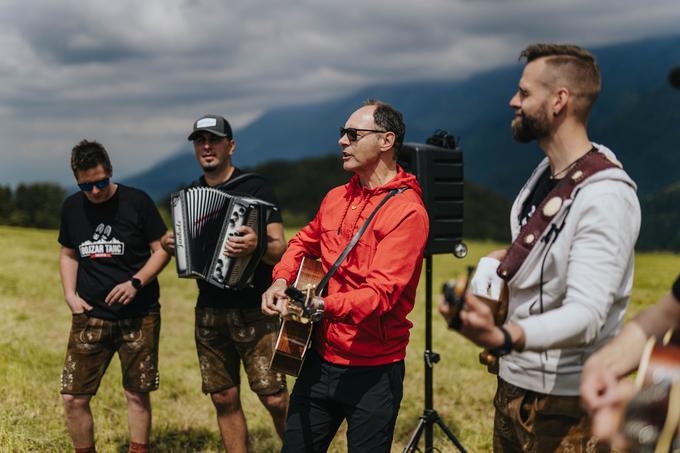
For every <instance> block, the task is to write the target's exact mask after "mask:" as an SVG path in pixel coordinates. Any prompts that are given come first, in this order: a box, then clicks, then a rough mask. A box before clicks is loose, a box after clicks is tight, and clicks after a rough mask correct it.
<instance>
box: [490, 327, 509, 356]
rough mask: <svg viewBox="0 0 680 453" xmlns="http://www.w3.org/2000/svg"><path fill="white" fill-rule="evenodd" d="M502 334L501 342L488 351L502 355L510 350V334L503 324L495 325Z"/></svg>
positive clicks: (495, 354)
mask: <svg viewBox="0 0 680 453" xmlns="http://www.w3.org/2000/svg"><path fill="white" fill-rule="evenodd" d="M497 327H498V328H499V329H500V330H501V333H502V334H503V344H502V345H501V346H499V347H497V348H494V349H490V350H489V353H491V354H492V355H494V356H496V357H502V356H504V355H507V354H510V353H511V352H512V336H511V335H510V332H508V329H506V328H505V326H497Z"/></svg>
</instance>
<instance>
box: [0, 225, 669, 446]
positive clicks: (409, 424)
mask: <svg viewBox="0 0 680 453" xmlns="http://www.w3.org/2000/svg"><path fill="white" fill-rule="evenodd" d="M290 234H291V232H288V237H290ZM56 236H57V234H56V232H55V231H37V230H29V229H17V228H7V227H0V250H2V260H1V262H0V297H1V300H2V303H1V304H0V329H1V331H2V332H3V333H4V334H3V335H2V336H0V396H1V400H0V451H2V452H45V451H50V452H52V451H54V452H65V451H69V450H70V449H71V443H70V440H69V437H68V434H67V432H66V429H65V427H64V422H63V411H62V407H61V399H60V396H59V394H58V391H59V376H60V373H61V367H62V363H63V358H64V353H65V348H66V341H67V335H68V329H69V322H70V315H69V312H68V310H67V308H66V306H65V303H64V302H63V299H62V294H61V286H60V282H59V271H58V266H57V256H58V249H59V246H58V244H57V242H56ZM468 245H469V246H470V255H469V256H468V258H466V259H465V260H457V259H455V258H453V257H452V256H450V255H449V256H444V255H440V256H436V257H435V260H434V272H433V280H434V282H433V284H434V289H435V293H436V292H437V290H438V288H439V287H440V285H441V283H442V282H443V281H444V280H445V279H447V278H449V277H451V276H453V275H455V274H457V273H459V272H463V271H464V269H465V266H466V265H468V264H472V263H475V262H476V261H477V259H478V258H479V257H480V256H482V255H484V254H485V253H486V252H487V251H489V250H491V249H493V248H495V247H496V246H497V245H496V244H493V243H484V242H475V243H470V244H468ZM679 268H680V256H678V255H671V254H644V255H639V256H638V258H637V269H636V279H635V294H634V295H635V297H634V299H635V303H634V306H633V311H636V310H638V309H639V308H640V307H641V306H644V305H647V304H650V303H653V302H654V301H656V300H657V299H658V298H659V297H660V296H661V295H662V294H663V293H665V292H666V291H667V290H668V287H669V284H670V283H671V281H672V279H673V278H674V277H675V275H676V272H677V269H679ZM160 280H161V293H162V300H161V303H162V305H163V309H162V316H163V321H162V325H163V327H162V329H161V352H160V371H161V387H160V389H159V390H158V391H157V392H155V393H154V394H153V396H152V400H153V407H154V427H153V439H152V442H153V444H154V447H155V450H156V451H159V452H218V451H222V450H221V442H220V439H219V434H218V432H217V426H216V423H215V420H214V415H213V409H212V405H211V403H210V401H209V399H208V398H207V397H205V396H203V395H202V394H201V392H200V378H199V371H198V366H197V363H196V362H197V360H196V353H195V349H194V340H193V306H194V299H195V294H196V289H195V285H194V283H193V282H191V281H187V280H179V279H177V278H176V277H175V274H174V267H173V266H172V265H171V266H169V267H168V269H166V271H164V272H163V274H162V275H161V277H160ZM418 297H419V299H418V303H417V305H416V309H415V311H414V312H413V313H412V314H411V315H410V319H411V320H412V321H413V322H414V324H415V326H414V328H413V330H412V337H411V343H410V346H409V349H408V355H407V362H406V363H407V373H406V382H405V396H404V401H403V404H402V407H401V412H400V415H399V419H398V421H397V428H396V434H395V445H394V448H393V451H401V450H402V449H403V447H404V444H405V443H406V442H407V441H408V439H409V437H410V434H411V432H412V430H413V428H414V427H415V426H416V424H417V422H418V417H419V416H420V415H421V413H422V410H423V379H424V377H423V375H424V373H423V350H424V330H425V327H424V324H425V323H424V318H425V316H424V311H425V308H424V286H422V285H421V291H420V292H419V296H418ZM433 324H434V333H433V346H434V350H435V351H436V352H439V353H440V354H441V356H442V361H441V362H440V363H439V364H438V365H436V366H435V372H434V395H435V400H434V401H435V404H434V405H435V409H436V410H437V411H438V412H439V414H440V415H441V416H442V418H443V420H444V421H445V422H446V424H447V425H448V426H449V427H450V428H451V429H452V430H453V431H454V432H455V434H456V436H457V437H458V438H459V439H460V440H461V442H462V443H463V445H464V446H465V447H466V448H467V449H468V451H470V452H479V451H489V450H490V445H491V428H492V406H491V397H492V394H493V391H494V387H495V379H494V377H493V376H491V375H489V374H488V373H486V371H484V370H483V369H482V368H481V367H480V366H479V365H477V353H478V350H477V348H476V347H474V346H472V345H470V344H468V343H467V342H465V341H463V340H462V339H461V337H459V336H458V335H456V334H454V333H452V332H449V331H447V330H446V329H445V327H444V325H443V322H442V321H441V319H440V318H439V316H438V315H435V316H434V320H433ZM290 384H291V385H292V381H291V382H290ZM242 398H243V402H244V407H245V411H246V416H247V419H248V424H249V430H250V443H251V450H252V451H253V452H257V453H259V452H274V451H277V450H278V448H279V447H280V445H279V441H278V439H277V438H276V435H275V433H274V429H273V426H272V423H271V420H270V418H269V416H268V414H267V413H266V411H265V410H264V409H263V407H262V406H261V404H260V403H259V401H258V399H257V398H256V397H255V396H254V395H253V394H252V393H251V392H250V390H248V389H247V388H245V389H244V390H243V396H242ZM92 406H93V411H94V416H95V429H96V437H97V446H98V448H99V451H101V452H124V451H127V450H126V445H127V422H126V410H125V402H124V397H123V394H122V389H121V385H120V369H119V366H118V362H117V360H116V359H114V361H113V362H112V364H111V366H110V368H109V370H108V372H107V374H106V376H105V378H104V382H103V383H102V386H101V388H100V391H99V393H98V394H97V396H96V397H95V398H94V399H93V405H92ZM422 445H423V441H422V440H421V447H422ZM435 446H436V447H437V448H438V449H439V451H444V452H446V451H455V450H454V449H453V447H452V446H451V444H450V443H449V442H448V441H447V440H446V439H445V438H444V437H443V435H442V433H441V432H440V431H439V429H438V428H435ZM345 450H346V447H345V442H344V436H343V435H342V434H340V435H338V436H337V437H336V440H335V441H334V443H333V446H332V448H331V451H334V452H341V451H345Z"/></svg>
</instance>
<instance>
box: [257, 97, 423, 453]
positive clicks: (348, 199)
mask: <svg viewBox="0 0 680 453" xmlns="http://www.w3.org/2000/svg"><path fill="white" fill-rule="evenodd" d="M404 133H405V126H404V123H403V120H402V115H401V113H400V112H398V111H397V110H395V109H394V108H393V107H391V106H389V105H387V104H385V103H383V102H380V101H376V100H369V101H367V102H366V103H365V104H364V105H363V106H362V107H361V108H359V109H358V110H356V111H355V112H354V113H352V115H351V116H350V117H349V119H348V120H347V122H346V123H345V126H344V127H343V128H341V129H340V140H339V141H338V143H339V144H340V147H341V148H342V161H343V168H344V169H345V170H346V171H351V172H353V173H354V176H353V177H352V178H351V179H350V181H349V182H348V183H347V184H345V185H344V186H340V187H336V188H334V189H332V190H331V191H330V192H328V194H327V195H326V197H325V198H324V200H323V201H322V203H321V206H320V208H319V211H318V212H317V214H316V216H315V217H314V219H313V220H312V221H311V222H310V223H309V224H308V225H307V226H305V227H304V228H302V230H300V232H299V233H297V234H296V235H295V237H293V239H291V240H290V242H289V243H288V249H287V251H286V253H285V254H284V255H283V257H282V258H281V262H280V263H279V264H277V265H276V267H275V268H274V271H273V274H272V277H273V279H274V283H273V284H272V286H271V287H270V288H269V289H268V290H267V291H266V292H265V293H264V294H263V296H262V311H263V312H264V313H265V314H282V315H286V314H287V312H288V309H287V304H288V299H287V298H286V295H285V292H284V291H285V289H286V287H287V286H288V285H290V284H291V283H293V281H294V279H295V277H296V274H297V271H298V267H299V265H300V262H301V261H302V259H303V258H312V259H315V258H320V259H321V263H322V267H323V271H324V272H327V271H328V270H329V268H330V267H331V266H332V265H333V263H334V262H335V260H336V259H337V258H338V256H339V255H340V254H341V253H342V252H343V250H344V249H345V247H346V246H347V245H348V244H349V243H350V241H351V239H352V237H353V236H354V235H355V233H356V232H357V231H358V230H359V229H360V228H361V227H362V225H363V224H364V221H365V220H366V218H367V217H368V216H369V215H370V214H371V213H372V212H373V211H374V209H375V208H376V206H377V205H378V204H379V203H380V202H381V201H382V200H383V199H384V198H385V196H386V195H387V194H388V193H389V192H390V191H391V190H393V189H406V190H403V191H402V192H400V193H397V194H396V195H394V196H393V197H392V198H390V199H389V200H388V201H387V202H386V203H385V204H384V206H382V207H381V208H380V209H379V210H378V211H377V213H376V215H375V217H374V218H373V219H372V221H371V222H370V223H369V224H368V227H367V229H366V231H365V233H364V234H363V235H362V236H361V240H360V241H359V242H358V243H357V244H356V246H355V247H354V248H353V249H352V251H351V252H350V253H349V255H348V256H347V257H346V259H345V260H344V261H343V262H342V264H341V265H340V266H339V268H338V269H337V272H336V273H335V274H333V276H332V278H331V279H330V281H329V284H328V287H327V289H328V291H327V294H325V295H324V294H322V295H321V297H316V298H314V300H313V305H314V307H313V308H314V309H316V310H323V317H322V319H321V320H320V321H319V322H317V323H316V326H315V330H314V333H313V340H312V348H311V350H310V351H309V352H308V354H307V357H306V358H305V361H304V364H303V365H302V369H301V371H300V376H299V377H298V380H297V381H296V383H295V387H294V388H293V392H292V394H291V399H290V407H289V409H288V418H287V420H286V431H285V434H284V438H283V449H282V452H284V453H286V452H288V453H290V452H295V453H299V452H325V451H326V450H327V449H328V446H329V444H330V442H331V441H332V439H333V437H334V436H335V433H336V432H337V430H338V428H339V426H340V424H341V423H342V421H343V420H347V425H348V429H347V445H348V450H349V452H358V451H370V452H372V453H379V452H386V453H387V452H389V451H390V447H391V444H392V437H393V432H394V426H395V422H396V419H397V414H398V412H399V406H400V404H401V399H402V395H403V378H404V357H405V355H406V345H407V344H408V339H409V329H410V328H411V326H412V323H411V322H410V321H409V320H408V319H406V316H407V314H408V313H409V312H410V311H411V310H412V309H413V305H414V301H415V295H416V287H417V285H418V279H419V277H420V271H421V268H422V257H423V250H424V248H425V243H426V240H427V235H428V228H429V221H428V216H427V212H426V211H425V206H424V205H423V202H422V200H421V189H420V186H419V185H418V182H417V181H416V178H415V176H413V175H411V174H408V173H406V172H405V171H404V170H403V169H402V168H401V167H399V166H398V165H397V162H396V159H395V153H396V152H397V151H398V149H399V147H400V146H401V144H402V142H403V138H404Z"/></svg>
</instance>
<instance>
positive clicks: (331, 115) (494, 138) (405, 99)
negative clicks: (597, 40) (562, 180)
mask: <svg viewBox="0 0 680 453" xmlns="http://www.w3.org/2000/svg"><path fill="white" fill-rule="evenodd" d="M593 53H595V55H596V56H597V58H598V61H599V64H600V67H601V71H602V79H603V84H602V94H601V95H600V99H599V100H598V101H597V103H596V105H595V108H594V110H593V113H592V115H591V121H590V125H589V132H590V137H591V139H592V140H593V141H595V142H598V143H603V144H606V145H607V146H608V147H609V148H611V149H612V150H613V151H614V152H615V153H616V154H617V155H618V157H619V159H620V160H621V161H622V162H623V164H624V167H625V168H626V170H627V171H628V172H629V173H630V175H631V176H632V177H633V179H634V180H635V181H636V182H637V183H638V190H639V193H640V195H641V196H647V195H650V194H652V193H654V192H656V191H659V190H661V189H663V188H664V187H666V186H669V185H670V184H672V183H674V182H676V181H678V180H679V179H680V175H679V174H678V168H680V153H678V150H679V148H680V145H679V143H680V91H675V90H673V89H672V87H671V86H670V85H669V84H668V82H667V74H668V72H669V69H670V68H672V67H673V66H676V65H680V36H671V37H664V38H656V39H649V40H644V41H637V42H630V43H623V44H618V45H613V46H607V47H600V48H595V49H593ZM522 66H523V65H522V64H519V63H518V64H517V65H512V66H508V67H501V68H498V69H495V70H492V71H488V72H484V73H480V74H477V75H475V76H473V77H470V78H468V79H466V80H462V81H423V82H410V83H403V84H396V85H379V86H371V87H366V88H364V89H361V90H358V91H356V92H355V93H353V94H351V95H349V96H345V97H342V98H339V99H332V100H328V101H324V102H318V103H313V104H304V105H294V106H288V107H283V108H277V109H273V110H271V111H268V112H266V113H264V114H263V115H261V116H260V117H259V118H257V119H256V120H255V121H253V122H252V123H250V124H249V125H248V126H246V127H244V128H242V129H240V130H237V131H236V132H235V139H236V142H237V148H236V152H235V154H234V162H235V163H236V165H238V166H241V167H253V166H255V165H256V164H259V163H262V162H266V161H269V160H298V159H301V158H304V157H313V156H321V155H324V154H329V153H336V152H339V151H338V149H339V148H338V145H337V137H338V128H339V127H340V126H341V125H343V124H344V122H345V120H346V118H347V117H348V115H349V114H350V113H351V112H352V111H353V110H355V109H356V108H357V107H358V106H359V105H361V103H362V102H363V101H364V100H366V99H368V98H378V99H382V100H384V101H387V102H389V103H391V104H393V105H394V106H396V107H397V108H399V109H400V110H401V111H402V112H403V113H404V119H405V122H406V125H407V134H406V141H411V142H423V141H425V139H426V138H427V137H428V136H430V135H431V134H432V133H433V132H434V131H435V130H436V129H446V130H448V131H449V132H450V133H452V134H454V135H456V136H459V137H460V145H461V147H462V148H463V151H464V156H465V157H464V159H465V176H466V178H467V179H470V180H472V181H475V182H477V183H479V184H480V185H482V186H485V187H488V188H490V189H492V190H494V191H496V192H498V193H500V194H503V195H504V196H506V197H512V196H514V195H515V193H516V192H517V191H518V190H519V188H520V186H521V184H522V182H523V181H524V180H525V179H526V177H527V175H528V173H529V172H530V171H531V169H532V168H533V167H534V166H535V165H536V163H537V162H538V161H539V160H540V159H541V158H542V157H543V154H542V152H541V151H540V150H539V149H538V148H537V147H536V145H535V144H530V145H521V144H518V143H515V142H514V141H513V140H512V137H511V134H510V121H511V119H512V111H511V109H510V108H509V107H508V101H509V99H510V97H511V96H512V95H513V93H514V91H515V89H516V86H517V81H518V79H519V77H520V75H521V70H522ZM213 113H214V112H213ZM223 113H225V114H226V116H227V117H228V116H229V112H223ZM188 127H189V126H188ZM199 173H200V169H199V168H198V166H197V165H196V162H195V159H194V156H193V151H192V148H191V146H190V144H189V143H188V142H187V143H186V144H183V145H182V146H180V147H179V149H178V150H177V151H176V152H175V153H174V154H173V155H172V156H171V157H169V158H168V159H166V160H164V161H162V162H160V163H159V164H158V165H156V166H154V167H152V168H149V169H147V170H146V171H143V172H142V173H140V174H138V175H135V176H132V177H130V178H127V179H126V180H124V181H123V182H127V183H129V184H131V185H134V186H137V187H140V188H142V189H145V190H146V191H148V192H149V193H150V194H151V195H152V196H153V197H154V198H156V199H158V198H160V197H161V196H163V195H164V194H166V193H167V192H168V191H170V190H174V189H176V188H177V187H179V186H182V185H184V184H186V183H187V182H189V181H191V180H193V179H195V178H196V177H197V176H198V174H199Z"/></svg>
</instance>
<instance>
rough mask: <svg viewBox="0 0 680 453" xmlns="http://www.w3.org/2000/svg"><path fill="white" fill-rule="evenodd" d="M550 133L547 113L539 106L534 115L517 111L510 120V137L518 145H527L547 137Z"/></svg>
mask: <svg viewBox="0 0 680 453" xmlns="http://www.w3.org/2000/svg"><path fill="white" fill-rule="evenodd" d="M549 133H550V125H549V124H548V112H547V110H546V108H545V107H544V106H541V107H540V108H539V109H538V110H537V111H536V113H535V114H533V115H529V114H527V113H526V112H524V111H523V110H521V111H519V112H518V113H517V114H516V115H515V118H514V119H513V120H512V137H513V138H514V139H515V140H516V141H518V142H519V143H529V142H531V141H533V140H539V139H541V138H544V137H547V136H548V135H549Z"/></svg>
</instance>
